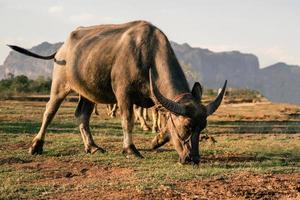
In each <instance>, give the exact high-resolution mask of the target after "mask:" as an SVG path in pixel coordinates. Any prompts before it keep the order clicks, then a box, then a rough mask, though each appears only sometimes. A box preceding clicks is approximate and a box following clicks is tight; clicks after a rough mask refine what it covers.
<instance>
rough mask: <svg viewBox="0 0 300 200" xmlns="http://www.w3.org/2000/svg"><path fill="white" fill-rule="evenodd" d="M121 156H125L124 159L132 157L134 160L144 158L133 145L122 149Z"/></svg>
mask: <svg viewBox="0 0 300 200" xmlns="http://www.w3.org/2000/svg"><path fill="white" fill-rule="evenodd" d="M122 153H123V155H125V156H126V158H130V157H131V156H134V157H136V158H144V156H143V155H142V154H141V153H140V152H139V151H138V150H137V149H136V147H135V146H134V144H131V145H129V147H127V148H124V149H123V152H122Z"/></svg>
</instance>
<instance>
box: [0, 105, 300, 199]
mask: <svg viewBox="0 0 300 200" xmlns="http://www.w3.org/2000/svg"><path fill="white" fill-rule="evenodd" d="M44 107H45V102H32V101H0V180H1V181H0V199H80V198H85V199H300V107H299V106H294V105H288V104H272V103H269V102H260V103H242V104H241V103H240V104H224V105H222V106H221V107H220V108H219V110H218V111H217V112H216V114H215V115H213V116H211V117H210V118H209V123H208V126H207V128H206V129H205V130H204V133H207V134H208V135H210V136H213V137H214V138H215V139H216V141H217V143H213V142H212V141H210V140H204V141H201V143H200V144H199V145H200V149H201V163H200V164H199V166H191V165H180V164H179V163H178V162H177V159H178V156H177V153H176V152H175V150H174V149H173V147H172V144H167V145H165V146H163V147H162V148H161V149H159V150H157V151H152V150H150V142H151V139H152V138H153V137H154V134H153V133H151V132H150V131H149V132H145V131H142V130H141V128H140V127H139V126H138V125H136V126H135V129H134V141H135V144H136V146H137V147H138V148H139V149H140V151H141V153H142V154H143V155H144V156H145V159H141V160H140V159H127V158H125V157H124V156H123V155H122V153H121V151H122V138H123V137H122V129H121V124H120V120H119V118H116V119H110V118H109V117H108V116H106V114H105V110H104V107H101V106H100V107H99V111H100V116H96V115H93V116H92V119H91V128H92V133H93V135H94V139H95V141H96V143H97V144H98V145H100V146H101V147H103V148H105V149H106V150H107V153H104V154H101V153H96V154H93V155H90V154H85V153H84V147H83V142H82V140H81V137H80V134H79V130H78V127H77V125H76V120H75V118H74V111H75V107H76V103H72V102H65V103H64V104H63V106H62V107H61V109H60V110H59V112H58V114H57V115H56V117H55V119H54V121H53V123H52V124H51V126H50V127H49V130H48V133H47V136H46V142H45V145H44V154H43V155H40V156H31V155H29V154H28V148H29V146H30V143H31V140H32V139H33V137H34V135H35V134H36V133H37V132H38V130H39V126H40V122H41V118H42V114H43V111H44Z"/></svg>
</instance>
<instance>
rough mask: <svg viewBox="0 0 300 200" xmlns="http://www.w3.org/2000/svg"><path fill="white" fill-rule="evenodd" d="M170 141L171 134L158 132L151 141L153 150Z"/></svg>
mask: <svg viewBox="0 0 300 200" xmlns="http://www.w3.org/2000/svg"><path fill="white" fill-rule="evenodd" d="M169 141H170V136H169V135H167V134H163V135H162V134H158V135H156V136H155V137H154V138H153V140H152V142H151V148H152V149H153V150H155V149H158V148H159V147H161V146H163V145H164V144H166V143H167V142H169Z"/></svg>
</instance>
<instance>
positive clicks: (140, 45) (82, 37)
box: [9, 21, 226, 164]
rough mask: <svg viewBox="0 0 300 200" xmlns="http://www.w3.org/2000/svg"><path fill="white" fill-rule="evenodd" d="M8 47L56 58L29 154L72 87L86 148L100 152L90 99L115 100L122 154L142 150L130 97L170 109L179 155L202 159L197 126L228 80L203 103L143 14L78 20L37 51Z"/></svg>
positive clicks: (35, 149) (182, 159)
mask: <svg viewBox="0 0 300 200" xmlns="http://www.w3.org/2000/svg"><path fill="white" fill-rule="evenodd" d="M9 46H10V47H11V48H12V49H14V50H16V51H18V52H20V53H23V54H26V55H28V56H32V57H36V58H40V59H54V62H55V64H54V69H53V76H52V86H51V94H50V100H49V102H48V103H47V106H46V110H45V112H44V116H43V121H42V125H41V128H40V131H39V132H38V134H37V135H36V136H35V138H34V139H33V143H32V146H31V148H30V153H31V154H41V153H42V151H43V144H44V141H45V134H46V128H47V127H48V125H49V124H50V122H51V120H52V119H53V117H54V115H55V113H56V112H57V110H58V108H59V107H60V105H61V103H62V101H63V100H64V99H65V98H66V96H67V95H68V94H69V93H70V92H71V91H75V92H77V93H78V94H79V95H80V100H79V103H78V106H77V108H76V112H75V116H76V118H77V119H78V121H79V129H80V133H81V136H82V139H83V142H84V146H85V151H86V152H87V153H94V152H96V151H99V152H104V151H105V150H104V149H102V148H101V147H100V146H98V145H96V144H95V142H94V140H93V138H92V135H91V132H90V127H89V120H90V116H91V114H92V112H93V108H94V104H95V103H101V104H113V103H118V107H119V109H120V115H121V118H122V128H123V134H124V138H123V154H125V155H126V156H129V155H134V156H136V157H138V158H143V156H142V155H141V153H140V152H139V151H138V150H137V148H136V147H135V145H134V143H133V139H132V129H133V124H134V123H133V105H134V104H136V105H138V106H141V107H145V108H148V107H152V106H154V105H159V106H160V107H161V108H162V109H164V110H166V111H168V116H167V128H168V132H169V133H170V135H171V139H172V141H173V144H174V146H175V149H176V151H177V153H178V155H179V161H180V162H181V163H196V164H197V163H199V161H200V156H199V134H200V132H201V130H203V129H204V128H205V127H206V122H207V117H208V116H209V115H211V114H212V113H214V112H215V111H216V109H217V108H218V107H219V105H220V103H221V101H222V99H223V96H224V92H225V88H226V81H225V84H224V86H223V88H222V90H221V92H220V93H219V95H218V96H217V97H216V99H215V100H214V101H213V102H211V103H210V104H208V105H206V106H205V105H203V104H201V96H202V88H201V85H200V84H199V83H198V82H196V83H195V84H194V86H193V88H192V90H190V88H189V85H188V82H187V80H186V77H185V75H184V73H183V70H182V68H181V66H180V64H179V62H178V60H177V58H176V56H175V54H174V51H173V49H172V47H171V45H170V42H169V40H168V38H167V37H166V35H165V34H164V33H163V32H162V31H161V30H160V29H158V28H157V27H155V26H154V25H152V24H151V23H149V22H145V21H133V22H129V23H125V24H109V25H96V26H90V27H79V28H77V29H76V30H74V31H73V32H71V33H70V35H69V36H68V38H67V40H66V41H65V42H64V44H63V45H62V46H61V48H60V49H59V50H58V51H57V52H56V53H54V54H53V55H49V56H41V55H38V54H35V53H32V52H30V51H28V50H26V49H23V48H21V47H17V46H12V45H9Z"/></svg>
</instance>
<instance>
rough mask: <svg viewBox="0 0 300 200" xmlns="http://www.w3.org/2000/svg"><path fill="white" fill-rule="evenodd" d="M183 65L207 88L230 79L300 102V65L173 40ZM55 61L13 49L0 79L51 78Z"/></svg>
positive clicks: (43, 47) (45, 50) (44, 51)
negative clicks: (269, 61)
mask: <svg viewBox="0 0 300 200" xmlns="http://www.w3.org/2000/svg"><path fill="white" fill-rule="evenodd" d="M171 44H172V47H173V49H174V51H175V54H176V55H177V58H178V60H179V61H180V63H181V64H182V66H183V68H184V71H185V73H186V76H187V78H188V80H189V82H190V83H191V84H192V83H193V82H195V81H200V83H201V84H202V85H203V86H204V87H205V88H218V87H221V86H222V84H223V83H224V80H228V83H229V84H228V86H229V87H232V88H248V89H254V90H258V91H260V92H261V93H262V94H263V95H264V96H266V97H267V98H268V99H270V100H271V101H274V102H289V103H298V104H300V67H299V66H296V65H287V64H285V63H277V64H274V65H271V66H269V67H266V68H263V69H261V68H260V66H259V60H258V58H257V57H256V56H255V55H253V54H245V53H241V52H239V51H230V52H219V53H216V52H212V51H210V50H208V49H202V48H192V47H191V46H189V45H188V44H186V43H185V44H182V45H180V44H177V43H175V42H171ZM61 45H62V43H55V44H50V43H48V42H43V43H41V44H39V45H37V46H34V47H33V48H32V49H31V51H33V52H36V53H39V54H41V55H50V54H51V53H53V52H54V51H56V50H57V49H58V48H59V47H60V46H61ZM52 68H53V61H52V60H50V61H46V60H40V59H35V58H31V57H28V56H25V55H22V54H19V53H17V52H13V51H11V52H10V53H9V55H8V57H7V58H6V59H5V61H4V63H3V66H0V78H4V77H5V74H6V75H7V74H8V73H12V74H14V75H20V74H24V75H26V76H28V77H30V78H33V79H34V78H37V77H38V76H46V77H51V72H52Z"/></svg>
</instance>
